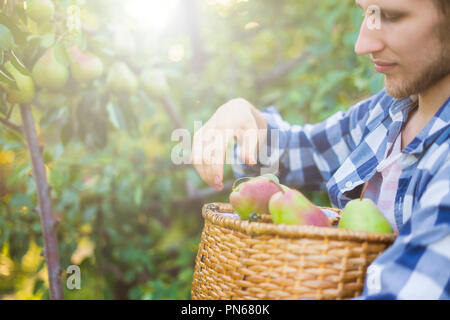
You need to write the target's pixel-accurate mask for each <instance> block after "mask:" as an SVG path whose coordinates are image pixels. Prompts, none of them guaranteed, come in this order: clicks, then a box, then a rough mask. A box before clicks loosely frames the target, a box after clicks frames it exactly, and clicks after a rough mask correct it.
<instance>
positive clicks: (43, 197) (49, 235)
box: [20, 105, 64, 300]
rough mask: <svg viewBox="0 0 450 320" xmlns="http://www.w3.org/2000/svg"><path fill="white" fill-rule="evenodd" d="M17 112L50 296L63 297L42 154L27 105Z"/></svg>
mask: <svg viewBox="0 0 450 320" xmlns="http://www.w3.org/2000/svg"><path fill="white" fill-rule="evenodd" d="M20 114H21V117H22V127H23V128H22V129H23V133H24V134H25V139H26V141H27V145H28V151H29V153H30V157H31V162H32V165H33V176H34V180H35V182H36V189H37V193H38V201H39V215H40V218H41V226H42V232H43V235H44V253H45V255H44V256H45V260H46V262H47V269H48V280H49V289H50V299H52V300H62V299H64V297H63V291H62V284H61V268H60V262H59V250H58V239H57V235H56V224H55V221H54V217H53V210H52V201H51V197H50V190H51V189H50V186H49V185H48V183H47V175H46V171H45V164H44V157H43V155H42V152H41V150H40V146H39V142H38V139H37V134H36V128H35V126H34V120H33V114H32V112H31V108H30V106H28V105H20Z"/></svg>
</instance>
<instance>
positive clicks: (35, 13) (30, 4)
mask: <svg viewBox="0 0 450 320" xmlns="http://www.w3.org/2000/svg"><path fill="white" fill-rule="evenodd" d="M27 13H28V16H29V17H30V18H31V19H33V20H34V21H36V22H39V23H41V22H46V21H50V20H51V19H52V18H53V14H54V13H55V5H54V4H53V2H52V1H51V0H27Z"/></svg>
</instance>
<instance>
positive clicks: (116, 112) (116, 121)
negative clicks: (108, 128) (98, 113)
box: [106, 101, 127, 130]
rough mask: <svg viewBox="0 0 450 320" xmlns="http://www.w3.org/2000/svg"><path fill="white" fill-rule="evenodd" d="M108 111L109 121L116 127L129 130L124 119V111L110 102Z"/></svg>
mask: <svg viewBox="0 0 450 320" xmlns="http://www.w3.org/2000/svg"><path fill="white" fill-rule="evenodd" d="M106 110H107V111H108V119H109V121H110V122H111V124H112V125H113V126H114V127H116V128H117V129H123V130H126V129H127V124H126V122H125V120H124V118H123V114H122V111H121V110H120V108H119V107H118V106H117V105H116V104H114V103H113V102H111V101H110V102H109V103H108V104H107V105H106Z"/></svg>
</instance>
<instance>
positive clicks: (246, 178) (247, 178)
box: [231, 177, 254, 190]
mask: <svg viewBox="0 0 450 320" xmlns="http://www.w3.org/2000/svg"><path fill="white" fill-rule="evenodd" d="M252 178H254V177H241V178H239V179H237V180H235V181H234V183H233V186H232V187H231V190H234V189H235V188H236V187H237V184H238V183H241V182H242V181H243V180H247V181H248V180H250V179H252Z"/></svg>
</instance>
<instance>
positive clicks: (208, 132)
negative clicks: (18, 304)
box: [191, 98, 267, 190]
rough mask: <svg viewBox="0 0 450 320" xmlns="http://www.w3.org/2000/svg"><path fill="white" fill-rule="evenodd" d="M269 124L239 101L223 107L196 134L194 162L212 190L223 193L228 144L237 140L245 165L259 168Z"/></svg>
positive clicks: (192, 159) (243, 100) (193, 149)
mask: <svg viewBox="0 0 450 320" xmlns="http://www.w3.org/2000/svg"><path fill="white" fill-rule="evenodd" d="M266 136H267V121H266V119H265V118H264V116H263V115H262V114H261V112H260V111H258V110H257V109H256V108H255V107H254V106H253V105H252V104H250V103H249V102H248V101H247V100H245V99H242V98H238V99H233V100H230V101H229V102H227V103H226V104H224V105H222V106H220V107H219V108H218V109H217V110H216V112H215V113H214V114H213V116H212V117H211V118H210V119H209V120H208V122H206V123H205V125H204V126H203V127H201V128H200V130H198V131H197V132H196V133H195V134H194V140H193V143H192V153H191V161H192V164H193V165H194V168H195V169H196V170H197V171H198V173H199V174H200V177H201V178H202V179H203V180H204V181H205V182H206V183H207V184H208V185H210V186H211V187H213V188H216V189H218V190H221V189H223V184H222V180H223V166H224V162H225V155H226V151H227V147H228V143H229V142H230V140H231V139H234V138H236V139H237V142H238V144H239V146H240V148H241V156H242V161H244V163H246V164H248V165H253V164H256V162H257V153H258V146H262V144H263V143H265V140H266Z"/></svg>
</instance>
